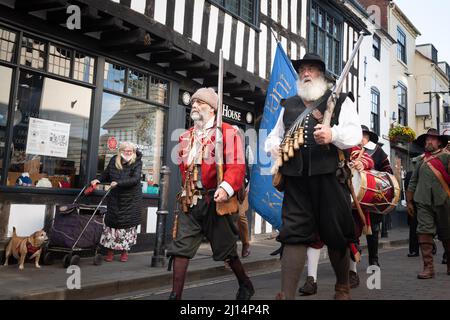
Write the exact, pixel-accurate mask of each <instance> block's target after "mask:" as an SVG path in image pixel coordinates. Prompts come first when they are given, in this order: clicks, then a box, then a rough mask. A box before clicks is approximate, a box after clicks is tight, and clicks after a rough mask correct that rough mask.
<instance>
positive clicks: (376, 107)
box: [370, 88, 380, 135]
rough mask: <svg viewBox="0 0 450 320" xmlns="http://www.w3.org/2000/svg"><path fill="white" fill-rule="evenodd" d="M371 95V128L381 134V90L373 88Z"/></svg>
mask: <svg viewBox="0 0 450 320" xmlns="http://www.w3.org/2000/svg"><path fill="white" fill-rule="evenodd" d="M371 95H372V101H371V111H370V129H371V130H372V131H373V132H375V133H376V134H378V135H380V92H379V91H378V89H376V88H372V90H371Z"/></svg>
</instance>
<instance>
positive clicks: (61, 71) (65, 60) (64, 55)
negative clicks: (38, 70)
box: [48, 45, 72, 77]
mask: <svg viewBox="0 0 450 320" xmlns="http://www.w3.org/2000/svg"><path fill="white" fill-rule="evenodd" d="M71 58H72V52H71V51H70V50H68V49H63V48H59V47H55V46H53V45H50V48H49V55H48V72H50V73H54V74H57V75H60V76H63V77H70V64H71Z"/></svg>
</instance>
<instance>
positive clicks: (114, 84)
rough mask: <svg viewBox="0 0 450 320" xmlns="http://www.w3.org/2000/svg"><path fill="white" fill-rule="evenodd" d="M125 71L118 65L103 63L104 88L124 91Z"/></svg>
mask: <svg viewBox="0 0 450 320" xmlns="http://www.w3.org/2000/svg"><path fill="white" fill-rule="evenodd" d="M125 71H126V68H125V67H122V66H120V65H116V64H112V63H109V62H107V63H105V77H104V79H105V81H104V85H105V88H108V89H111V90H114V91H118V92H124V91H125Z"/></svg>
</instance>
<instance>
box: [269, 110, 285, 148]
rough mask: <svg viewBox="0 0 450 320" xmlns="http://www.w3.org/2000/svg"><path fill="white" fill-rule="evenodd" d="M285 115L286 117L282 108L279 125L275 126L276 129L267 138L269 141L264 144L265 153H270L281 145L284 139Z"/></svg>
mask: <svg viewBox="0 0 450 320" xmlns="http://www.w3.org/2000/svg"><path fill="white" fill-rule="evenodd" d="M283 115H284V108H281V111H280V115H279V116H278V120H277V123H276V124H275V127H274V128H273V129H272V131H270V133H269V135H268V136H267V140H266V142H265V143H264V151H265V152H270V150H272V148H273V147H277V146H279V145H280V144H281V141H282V140H283V137H284V123H283Z"/></svg>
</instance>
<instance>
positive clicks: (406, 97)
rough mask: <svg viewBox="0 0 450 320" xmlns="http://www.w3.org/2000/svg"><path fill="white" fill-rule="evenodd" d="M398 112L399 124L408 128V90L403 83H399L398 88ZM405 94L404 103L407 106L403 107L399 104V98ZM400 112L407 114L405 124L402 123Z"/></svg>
mask: <svg viewBox="0 0 450 320" xmlns="http://www.w3.org/2000/svg"><path fill="white" fill-rule="evenodd" d="M397 90H398V91H397V112H398V124H400V125H403V126H407V125H408V88H407V87H406V86H405V85H404V84H403V83H402V82H400V81H399V82H398V87H397ZM402 90H403V92H404V96H405V99H404V102H405V105H401V104H400V102H399V96H400V95H402V96H403V92H402ZM400 111H402V112H404V114H405V119H404V121H403V122H400Z"/></svg>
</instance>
